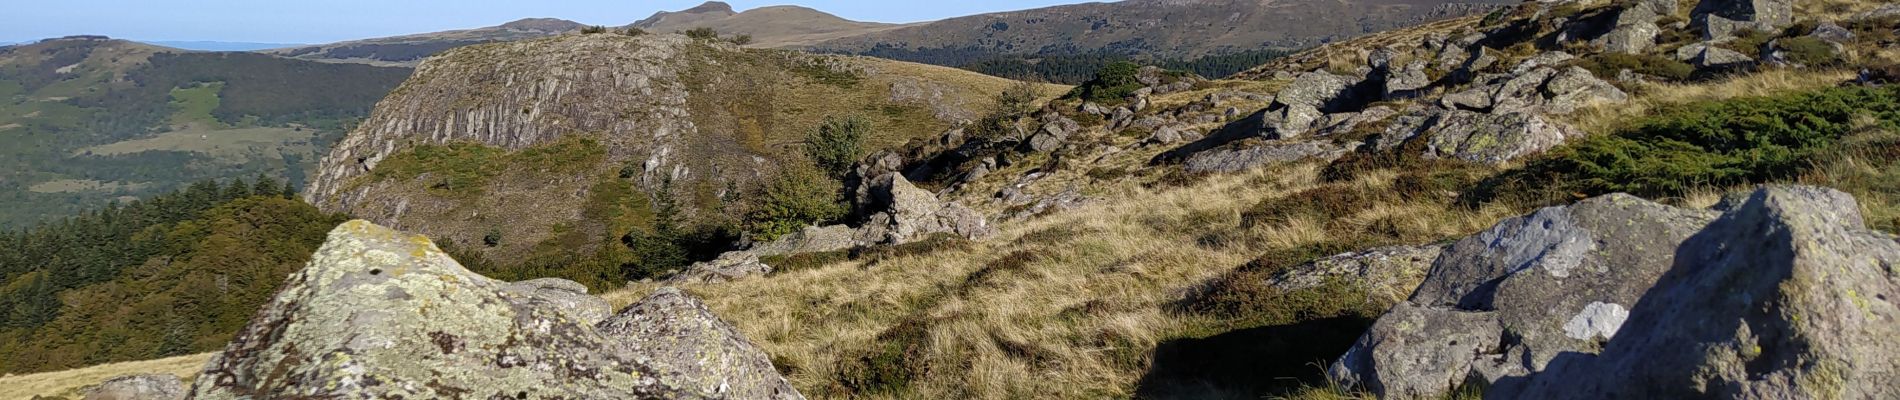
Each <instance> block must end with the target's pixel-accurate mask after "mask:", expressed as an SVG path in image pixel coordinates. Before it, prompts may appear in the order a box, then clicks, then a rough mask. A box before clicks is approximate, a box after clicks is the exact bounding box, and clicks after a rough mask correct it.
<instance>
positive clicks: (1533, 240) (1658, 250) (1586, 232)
mask: <svg viewBox="0 0 1900 400" xmlns="http://www.w3.org/2000/svg"><path fill="white" fill-rule="evenodd" d="M1712 218H1714V213H1713V212H1709V211H1698V210H1685V209H1677V208H1674V207H1669V206H1665V205H1661V204H1656V203H1651V202H1649V201H1645V200H1642V199H1638V198H1635V197H1631V196H1626V195H1611V196H1605V197H1599V198H1594V199H1590V200H1585V201H1583V202H1579V203H1577V204H1574V205H1570V206H1564V207H1552V208H1546V209H1543V210H1539V211H1538V212H1536V213H1533V214H1531V215H1527V216H1523V217H1518V218H1513V219H1508V220H1505V221H1503V222H1500V223H1499V224H1498V225H1497V226H1495V227H1493V228H1491V229H1490V230H1488V231H1485V232H1483V233H1480V234H1478V235H1476V236H1472V237H1469V238H1465V239H1464V240H1460V241H1458V242H1457V243H1454V244H1452V245H1451V247H1449V248H1447V249H1445V251H1444V253H1443V254H1441V255H1440V256H1439V257H1438V259H1437V260H1436V261H1435V262H1434V263H1433V266H1432V269H1431V272H1430V273H1429V274H1427V275H1426V277H1425V279H1424V281H1423V283H1422V284H1421V285H1420V286H1419V287H1418V290H1417V291H1416V292H1414V293H1413V294H1412V295H1411V298H1410V299H1408V300H1406V301H1405V302H1404V303H1403V304H1404V305H1403V306H1402V307H1395V308H1394V310H1401V309H1403V310H1405V312H1404V313H1400V314H1395V315H1387V316H1385V317H1381V318H1380V320H1379V322H1377V323H1375V324H1374V327H1373V329H1372V331H1370V332H1369V333H1368V334H1367V335H1366V336H1365V337H1362V338H1361V339H1360V340H1359V342H1358V343H1356V344H1355V345H1354V346H1353V349H1352V350H1351V351H1349V352H1348V353H1347V355H1346V356H1344V357H1342V358H1341V360H1340V361H1339V362H1336V363H1334V364H1333V367H1332V368H1331V369H1330V372H1329V374H1330V375H1332V376H1333V377H1335V378H1336V379H1338V380H1340V381H1341V382H1345V383H1352V384H1361V385H1364V387H1365V388H1366V389H1367V390H1371V391H1373V393H1375V394H1379V395H1381V396H1387V397H1392V398H1431V397H1433V396H1439V395H1442V394H1444V393H1448V392H1450V391H1451V390H1452V389H1453V388H1454V387H1455V386H1456V385H1457V384H1459V383H1461V382H1464V381H1465V379H1466V378H1467V377H1468V376H1470V377H1478V378H1481V379H1484V380H1485V381H1497V380H1499V379H1503V378H1506V377H1522V376H1527V375H1529V374H1530V373H1533V372H1536V371H1541V370H1543V369H1544V367H1545V365H1546V364H1547V363H1549V362H1550V360H1552V359H1554V358H1556V357H1557V356H1558V355H1559V354H1563V353H1567V352H1594V351H1595V350H1596V349H1597V348H1598V346H1599V345H1600V342H1601V341H1602V340H1605V339H1607V337H1603V336H1604V335H1602V334H1605V333H1607V334H1608V335H1614V329H1610V330H1609V332H1602V331H1601V330H1589V329H1576V328H1574V327H1571V326H1572V325H1575V324H1576V323H1575V322H1573V320H1576V319H1577V318H1579V317H1578V316H1579V315H1583V317H1582V318H1584V319H1585V321H1584V322H1583V323H1584V324H1585V325H1586V326H1588V325H1589V324H1590V323H1592V322H1591V320H1590V318H1597V315H1598V314H1600V311H1601V310H1602V309H1604V308H1610V307H1620V308H1623V309H1627V308H1628V307H1629V306H1630V305H1632V304H1635V303H1636V301H1637V300H1638V298H1640V297H1641V296H1642V294H1643V293H1644V291H1645V290H1647V289H1648V288H1649V286H1650V285H1651V284H1653V283H1654V282H1655V281H1656V279H1657V278H1658V277H1660V276H1661V275H1662V274H1663V273H1664V272H1665V271H1667V270H1668V269H1669V267H1670V265H1672V262H1671V260H1672V259H1673V257H1674V250H1675V248H1674V246H1669V245H1667V244H1671V243H1679V242H1681V241H1682V240H1683V239H1685V238H1687V237H1689V235H1691V234H1693V233H1695V231H1696V230H1697V229H1699V228H1701V227H1702V226H1704V225H1706V224H1707V222H1708V221H1709V220H1711V219H1712ZM1567 327H1571V328H1568V329H1567ZM1449 333H1457V334H1456V335H1450V336H1447V335H1448V334H1449ZM1497 338H1511V340H1509V341H1505V342H1503V343H1504V345H1503V346H1501V347H1499V343H1500V342H1499V341H1498V339H1497ZM1485 339H1489V340H1487V341H1484V342H1477V343H1474V342H1472V340H1485ZM1421 343H1423V346H1425V348H1427V349H1431V350H1424V349H1421V348H1419V347H1418V346H1421ZM1445 351H1450V352H1451V353H1443V352H1445ZM1421 357H1424V358H1425V360H1424V361H1421ZM1420 374H1425V375H1420Z"/></svg>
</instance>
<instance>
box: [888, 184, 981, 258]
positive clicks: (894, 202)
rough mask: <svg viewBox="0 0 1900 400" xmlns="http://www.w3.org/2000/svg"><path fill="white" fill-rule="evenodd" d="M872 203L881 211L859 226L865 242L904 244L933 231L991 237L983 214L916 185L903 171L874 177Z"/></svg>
mask: <svg viewBox="0 0 1900 400" xmlns="http://www.w3.org/2000/svg"><path fill="white" fill-rule="evenodd" d="M871 187H872V190H871V192H870V193H871V198H870V200H871V204H875V205H876V206H874V207H872V208H873V209H878V210H881V211H879V212H877V213H875V214H872V215H871V216H870V217H869V218H868V219H867V220H866V222H865V223H864V225H863V226H862V227H861V228H859V231H858V233H857V235H856V238H857V240H858V242H859V243H865V244H902V243H908V242H910V241H912V240H916V239H919V238H922V237H924V236H928V235H930V234H932V233H953V234H956V235H958V236H963V237H967V238H977V237H983V236H988V235H989V234H990V233H991V232H992V229H991V227H990V226H989V221H988V220H987V219H986V218H984V216H983V215H982V214H978V213H977V212H976V211H974V210H971V209H969V208H967V207H964V206H963V205H962V204H958V203H955V202H944V201H941V200H938V199H937V195H935V194H932V193H930V192H928V191H924V190H923V189H919V188H917V186H916V185H912V184H911V183H910V180H908V179H904V176H903V175H901V174H888V175H884V176H882V177H878V178H874V180H873V181H872V183H871Z"/></svg>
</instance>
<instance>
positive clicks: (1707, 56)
mask: <svg viewBox="0 0 1900 400" xmlns="http://www.w3.org/2000/svg"><path fill="white" fill-rule="evenodd" d="M1753 61H1755V60H1754V59H1750V58H1748V55H1747V54H1742V53H1741V52H1738V51H1735V50H1729V49H1724V48H1721V47H1716V46H1702V47H1701V51H1700V52H1698V53H1697V54H1696V55H1695V56H1694V57H1691V58H1690V59H1689V63H1691V64H1695V66H1696V67H1701V68H1711V67H1725V66H1730V65H1738V64H1745V63H1749V62H1753Z"/></svg>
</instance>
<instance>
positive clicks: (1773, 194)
mask: <svg viewBox="0 0 1900 400" xmlns="http://www.w3.org/2000/svg"><path fill="white" fill-rule="evenodd" d="M1897 239H1900V238H1896V237H1895V236H1893V235H1891V234H1887V233H1881V232H1876V231H1872V230H1868V229H1867V227H1866V226H1864V225H1862V222H1861V215H1860V207H1859V205H1858V204H1856V203H1855V201H1854V199H1853V198H1852V197H1849V196H1848V195H1846V194H1844V193H1841V192H1838V191H1834V190H1831V189H1822V188H1814V187H1798V186H1771V187H1766V188H1763V189H1761V190H1758V191H1755V192H1754V193H1752V194H1750V195H1749V196H1748V197H1747V198H1746V200H1744V201H1742V202H1741V203H1740V204H1739V205H1737V206H1735V207H1734V208H1732V209H1731V210H1729V211H1728V212H1726V213H1724V214H1723V215H1722V216H1721V218H1719V219H1717V220H1716V221H1715V222H1714V223H1712V224H1710V225H1708V227H1707V228H1706V229H1702V230H1701V231H1700V232H1698V233H1696V234H1695V235H1694V236H1692V237H1690V238H1688V240H1687V241H1684V242H1681V244H1680V245H1679V246H1673V247H1671V248H1670V250H1672V251H1673V252H1674V254H1675V259H1674V262H1673V263H1672V264H1671V269H1670V270H1669V272H1668V273H1667V274H1666V275H1664V276H1662V277H1661V279H1660V280H1659V281H1658V282H1657V283H1656V285H1655V287H1654V288H1652V289H1650V290H1648V291H1647V293H1645V294H1644V295H1643V297H1642V299H1641V300H1640V301H1638V302H1637V303H1636V304H1635V307H1634V308H1632V309H1631V310H1629V315H1628V320H1627V322H1625V323H1623V324H1622V329H1620V330H1617V331H1616V337H1615V338H1613V339H1611V340H1609V343H1608V344H1607V345H1606V346H1604V348H1603V350H1602V352H1601V353H1597V355H1594V356H1592V355H1590V354H1589V353H1571V354H1566V355H1564V357H1563V358H1562V359H1560V360H1559V361H1558V362H1553V363H1552V364H1551V366H1550V368H1549V369H1548V370H1546V371H1545V372H1544V373H1540V374H1536V375H1533V376H1531V377H1530V378H1529V379H1528V383H1524V384H1523V385H1516V384H1513V383H1512V382H1506V384H1505V385H1500V386H1498V387H1496V388H1494V389H1495V390H1494V391H1493V393H1491V394H1492V396H1491V397H1495V398H1540V399H1605V398H1735V399H1892V398H1900V385H1895V384H1894V383H1895V382H1900V347H1897V346H1896V343H1900V339H1896V338H1900V324H1896V323H1895V321H1897V320H1900V274H1897V273H1896V272H1895V266H1896V265H1900V242H1896V240H1897ZM1658 245H1660V244H1658ZM1517 386H1522V387H1523V389H1522V390H1521V391H1520V390H1517V389H1516V387H1517Z"/></svg>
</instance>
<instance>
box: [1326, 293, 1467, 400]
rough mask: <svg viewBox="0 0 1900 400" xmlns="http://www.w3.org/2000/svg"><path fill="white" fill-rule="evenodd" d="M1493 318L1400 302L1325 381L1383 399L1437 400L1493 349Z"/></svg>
mask: <svg viewBox="0 0 1900 400" xmlns="http://www.w3.org/2000/svg"><path fill="white" fill-rule="evenodd" d="M1494 314H1496V313H1493V312H1485V311H1461V310H1453V309H1445V308H1433V307H1421V306H1417V305H1413V304H1411V303H1399V304H1398V305H1396V306H1393V307H1392V310H1390V311H1387V312H1386V313H1385V315H1384V316H1381V317H1379V321H1378V322H1375V323H1373V324H1372V328H1371V329H1368V330H1366V333H1365V335H1362V336H1360V337H1359V340H1358V341H1356V342H1353V347H1352V349H1351V350H1347V351H1346V354H1345V355H1344V356H1340V358H1339V360H1338V361H1335V362H1333V364H1332V366H1331V367H1330V368H1327V371H1326V373H1327V376H1328V377H1329V378H1330V379H1332V380H1333V381H1335V382H1338V383H1340V384H1342V385H1346V386H1351V387H1357V388H1360V389H1363V390H1366V391H1368V392H1372V393H1373V394H1376V395H1378V396H1379V398H1383V399H1436V398H1442V397H1444V394H1445V393H1448V392H1449V391H1450V389H1451V388H1455V387H1457V386H1458V385H1459V384H1462V383H1464V382H1465V379H1466V374H1465V371H1469V370H1470V369H1471V363H1472V360H1474V359H1476V358H1478V357H1479V356H1480V355H1483V354H1488V353H1492V352H1494V351H1496V350H1497V345H1498V327H1497V326H1498V321H1497V317H1496V316H1495V315H1494ZM1368 372H1369V373H1368Z"/></svg>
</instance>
